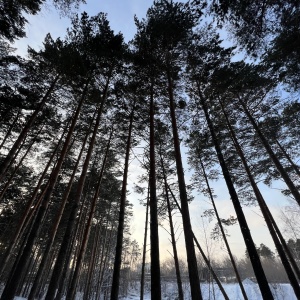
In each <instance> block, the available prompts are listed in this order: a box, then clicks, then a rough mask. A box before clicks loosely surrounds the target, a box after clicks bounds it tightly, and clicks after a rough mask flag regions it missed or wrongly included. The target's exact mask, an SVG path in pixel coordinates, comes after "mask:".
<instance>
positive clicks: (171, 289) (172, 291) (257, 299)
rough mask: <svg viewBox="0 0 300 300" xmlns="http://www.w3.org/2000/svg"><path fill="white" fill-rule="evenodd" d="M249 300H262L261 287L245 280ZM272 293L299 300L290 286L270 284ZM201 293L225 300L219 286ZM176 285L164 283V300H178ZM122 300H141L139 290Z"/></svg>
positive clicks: (235, 293) (233, 290)
mask: <svg viewBox="0 0 300 300" xmlns="http://www.w3.org/2000/svg"><path fill="white" fill-rule="evenodd" d="M243 284H244V287H245V290H246V293H247V296H248V299H249V300H262V297H261V294H260V291H259V287H258V285H257V284H256V283H254V282H252V281H251V280H247V279H246V280H244V282H243ZM270 286H271V289H272V293H273V295H274V298H275V299H276V300H297V298H296V296H295V294H294V292H293V289H292V287H291V286H290V285H289V284H270ZM223 287H224V289H225V291H226V293H227V295H228V297H229V299H230V300H243V299H244V298H243V296H242V293H241V290H240V288H239V286H238V284H235V283H225V284H223ZM183 288H184V294H185V295H184V299H185V300H189V299H191V297H190V293H189V287H188V285H187V284H184V286H183ZM201 291H202V296H203V300H224V297H223V295H222V293H221V292H220V290H219V288H218V286H217V285H214V286H213V287H212V285H211V284H207V283H202V284H201ZM176 292H177V290H176V284H175V283H162V299H163V300H176V299H177V298H176V296H177V295H176ZM121 299H122V300H139V299H140V295H139V289H134V288H133V289H132V290H131V291H130V292H129V293H128V295H127V296H126V297H123V298H121ZM150 299H151V297H150V292H149V291H147V292H146V293H145V295H144V300H150ZM78 300H79V299H78Z"/></svg>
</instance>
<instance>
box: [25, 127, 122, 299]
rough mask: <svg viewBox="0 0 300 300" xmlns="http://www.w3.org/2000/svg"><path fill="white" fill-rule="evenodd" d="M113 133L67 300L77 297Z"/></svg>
mask: <svg viewBox="0 0 300 300" xmlns="http://www.w3.org/2000/svg"><path fill="white" fill-rule="evenodd" d="M112 134H113V128H112V130H111V133H110V136H109V140H108V143H107V147H106V151H105V154H104V158H103V162H102V167H101V171H100V174H99V178H98V183H97V187H96V191H95V194H94V197H93V200H92V203H91V207H90V213H89V216H88V221H87V224H86V228H85V231H84V234H83V241H82V243H81V248H80V251H79V254H78V258H77V261H76V267H75V271H74V274H73V277H72V281H71V286H70V288H69V290H68V293H67V296H66V300H72V299H75V293H76V286H77V282H78V277H79V273H80V270H81V264H82V261H83V258H84V255H85V251H86V247H87V244H88V240H89V236H90V231H91V227H92V221H93V218H94V214H95V210H96V204H97V200H98V198H99V195H100V188H101V182H102V178H103V173H104V170H105V166H106V161H107V156H108V151H109V148H110V143H111V139H112ZM125 189H126V188H125ZM29 300H31V299H29ZM32 300H33V299H32Z"/></svg>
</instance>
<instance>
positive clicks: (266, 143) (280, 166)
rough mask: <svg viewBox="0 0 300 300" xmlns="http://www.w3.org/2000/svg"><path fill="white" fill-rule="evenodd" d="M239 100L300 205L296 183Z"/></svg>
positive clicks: (242, 103) (244, 105)
mask: <svg viewBox="0 0 300 300" xmlns="http://www.w3.org/2000/svg"><path fill="white" fill-rule="evenodd" d="M238 99H239V103H240V104H241V106H242V107H243V110H244V112H245V114H246V116H247V117H248V119H249V121H250V123H251V124H252V126H253V128H254V129H255V131H256V132H257V134H258V136H259V138H260V140H261V142H262V144H263V146H264V147H265V149H266V151H267V153H268V155H269V156H270V158H271V160H272V161H273V163H274V165H275V166H276V168H277V170H278V172H279V173H280V175H281V177H282V179H283V180H284V182H285V183H286V185H287V186H288V188H289V189H290V191H291V193H292V195H293V196H294V198H295V200H296V201H297V203H298V204H299V205H300V193H299V191H298V189H297V187H296V186H295V185H294V183H293V182H292V180H291V179H290V177H289V175H288V173H287V172H286V171H285V169H284V167H283V166H282V164H281V163H280V161H279V159H278V158H277V156H276V154H275V153H274V151H273V150H272V148H271V146H270V144H269V143H268V141H267V139H266V138H265V136H264V134H263V133H262V131H261V130H260V128H259V126H258V125H257V123H256V121H255V120H254V118H253V117H252V115H251V113H250V111H249V110H248V108H247V106H246V104H245V103H244V102H243V101H242V99H240V98H238Z"/></svg>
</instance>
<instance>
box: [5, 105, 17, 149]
mask: <svg viewBox="0 0 300 300" xmlns="http://www.w3.org/2000/svg"><path fill="white" fill-rule="evenodd" d="M20 114H21V109H20V108H19V109H18V112H17V115H16V117H15V118H14V120H13V122H12V123H11V125H10V126H9V128H8V130H7V132H6V134H5V136H4V138H3V140H2V142H1V144H0V150H1V149H2V147H3V146H4V144H5V142H6V140H7V138H8V137H9V135H10V134H11V132H12V130H13V128H14V126H15V125H16V123H17V121H18V119H19V116H20Z"/></svg>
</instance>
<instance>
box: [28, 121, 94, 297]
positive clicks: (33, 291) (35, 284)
mask: <svg viewBox="0 0 300 300" xmlns="http://www.w3.org/2000/svg"><path fill="white" fill-rule="evenodd" d="M93 121H94V117H93V118H92V120H91V123H90V126H89V129H88V131H87V133H86V135H85V139H84V141H83V143H82V146H81V150H80V153H79V155H78V158H77V161H76V164H75V166H74V169H73V173H72V175H71V177H70V179H69V183H68V186H67V189H66V190H65V193H64V196H63V198H62V200H61V205H60V208H59V211H58V213H57V215H56V219H55V221H54V224H53V227H52V229H51V232H50V235H49V237H48V240H47V245H46V247H45V250H44V255H43V258H42V261H41V263H40V265H39V269H38V272H37V274H36V276H35V279H34V282H33V285H32V287H31V290H30V294H29V296H28V300H34V298H35V295H36V292H37V290H38V286H39V283H40V280H41V277H42V274H43V272H44V268H45V266H46V264H47V260H48V257H49V254H50V252H51V248H52V245H53V243H54V239H55V236H56V233H57V229H58V226H59V224H60V220H61V218H62V215H63V212H64V209H65V206H66V204H67V201H68V198H69V194H70V191H71V188H72V185H73V181H74V178H75V175H76V172H77V169H78V165H79V162H80V160H81V156H82V153H83V150H84V148H85V145H86V142H87V139H88V137H89V135H90V130H91V127H92V124H93Z"/></svg>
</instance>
